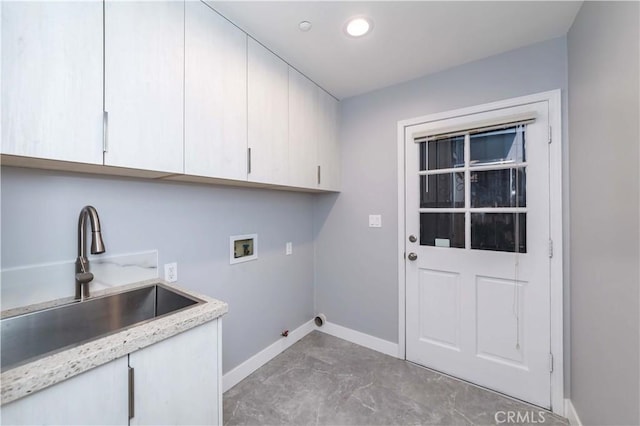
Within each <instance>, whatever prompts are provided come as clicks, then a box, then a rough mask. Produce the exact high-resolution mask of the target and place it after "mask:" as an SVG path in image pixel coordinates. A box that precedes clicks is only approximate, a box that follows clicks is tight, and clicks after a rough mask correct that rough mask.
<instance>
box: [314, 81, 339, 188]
mask: <svg viewBox="0 0 640 426" xmlns="http://www.w3.org/2000/svg"><path fill="white" fill-rule="evenodd" d="M319 97H320V101H319V105H320V106H319V109H320V111H319V114H318V119H319V121H320V123H321V124H320V126H319V131H318V165H319V166H320V171H319V174H320V183H319V184H318V188H320V189H326V190H332V191H338V190H339V189H340V167H341V164H340V144H339V140H338V101H337V100H335V99H334V98H333V97H332V96H331V95H329V94H328V93H327V92H325V91H324V90H320V95H319Z"/></svg>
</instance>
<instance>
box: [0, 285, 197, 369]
mask: <svg viewBox="0 0 640 426" xmlns="http://www.w3.org/2000/svg"><path fill="white" fill-rule="evenodd" d="M200 303H204V301H203V300H200V299H197V298H194V297H191V296H189V295H186V294H184V293H182V292H179V291H177V290H174V289H170V288H168V287H165V286H163V285H160V284H154V285H150V286H146V287H141V288H136V289H132V290H129V291H125V292H122V293H117V294H111V295H108V296H102V297H96V298H93V299H89V300H85V301H82V302H75V303H71V304H68V305H63V306H58V307H54V308H50V309H46V310H42V311H36V312H31V313H28V314H24V315H18V316H15V317H10V318H5V319H3V320H2V321H0V325H1V336H0V338H1V340H2V347H1V355H0V369H1V370H2V371H5V370H8V369H10V368H13V367H16V366H18V365H20V364H24V363H26V362H30V361H33V360H35V359H37V358H40V357H42V356H44V355H50V354H51V353H54V352H57V351H60V350H63V349H66V348H68V347H72V346H75V345H78V344H80V343H85V342H87V341H90V340H94V339H96V338H99V337H103V336H106V335H108V334H111V333H115V332H117V331H120V330H123V329H125V328H127V327H130V326H133V325H136V324H139V323H142V322H145V321H149V320H152V319H154V318H158V317H161V316H164V315H167V314H170V313H173V312H177V311H179V310H182V309H186V308H188V307H190V306H194V305H197V304H200Z"/></svg>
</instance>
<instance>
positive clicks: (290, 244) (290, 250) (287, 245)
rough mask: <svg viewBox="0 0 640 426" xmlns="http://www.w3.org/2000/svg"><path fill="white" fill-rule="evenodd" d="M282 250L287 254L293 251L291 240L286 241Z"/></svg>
mask: <svg viewBox="0 0 640 426" xmlns="http://www.w3.org/2000/svg"><path fill="white" fill-rule="evenodd" d="M284 252H285V254H286V255H287V256H289V255H290V254H292V253H293V244H292V243H291V242H288V243H287V244H286V245H285V248H284Z"/></svg>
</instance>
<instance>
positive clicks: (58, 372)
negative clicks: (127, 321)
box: [0, 278, 229, 405]
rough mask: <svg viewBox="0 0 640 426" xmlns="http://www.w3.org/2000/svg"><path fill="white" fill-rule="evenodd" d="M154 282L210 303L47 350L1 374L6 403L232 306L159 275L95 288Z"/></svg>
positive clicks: (103, 292) (12, 312)
mask: <svg viewBox="0 0 640 426" xmlns="http://www.w3.org/2000/svg"><path fill="white" fill-rule="evenodd" d="M153 284H162V285H165V286H167V287H169V288H175V289H176V290H179V291H181V292H183V293H186V294H188V295H190V296H192V297H196V298H198V299H202V300H204V301H205V302H206V303H202V304H199V305H194V306H192V307H189V308H187V309H184V310H181V311H179V312H176V313H172V314H168V315H166V316H163V317H160V318H157V319H154V320H152V321H147V322H144V323H141V324H138V325H133V326H130V327H127V328H125V329H123V330H120V331H118V332H116V333H113V334H109V335H107V336H104V337H100V338H97V339H95V340H91V341H89V342H86V343H82V344H80V345H78V346H75V347H72V348H70V349H66V350H62V351H60V352H55V353H53V354H51V355H45V356H43V357H42V358H39V359H36V360H34V361H32V362H29V363H27V364H23V365H18V366H16V367H14V368H11V369H10V370H7V371H4V372H2V374H0V382H1V383H0V388H1V396H2V398H1V402H2V404H3V405H4V404H6V403H8V402H11V401H15V400H16V399H19V398H22V397H24V396H27V395H30V394H32V393H34V392H36V391H39V390H41V389H44V388H47V387H49V386H52V385H55V384H56V383H59V382H61V381H63V380H66V379H69V378H71V377H73V376H75V375H78V374H80V373H83V372H85V371H87V370H90V369H92V368H94V367H98V366H100V365H102V364H106V363H107V362H109V361H112V360H114V359H116V358H120V357H122V356H124V355H127V354H129V353H131V352H134V351H137V350H138V349H142V348H144V347H147V346H149V345H152V344H154V343H156V342H159V341H161V340H164V339H166V338H168V337H171V336H174V335H176V334H178V333H181V332H183V331H186V330H189V329H191V328H194V327H196V326H198V325H200V324H203V323H205V322H208V321H212V320H214V319H216V318H218V317H220V316H222V315H224V314H225V313H226V312H227V311H228V310H229V307H228V305H227V304H226V303H225V302H221V301H219V300H216V299H213V298H211V297H207V296H203V295H201V294H197V293H194V292H192V291H190V290H185V289H183V288H180V287H178V286H176V285H173V284H169V283H167V282H165V281H162V280H159V279H157V278H156V279H152V280H147V281H141V282H138V283H133V284H128V285H123V286H118V287H114V288H111V289H107V290H101V291H96V292H94V294H92V298H96V297H98V296H104V295H108V294H114V293H121V292H123V291H126V290H131V289H134V288H139V287H145V286H148V285H153ZM71 301H73V298H65V299H59V300H54V301H51V302H47V303H40V304H37V305H31V306H27V307H24V308H16V309H10V310H7V311H4V312H2V314H1V317H2V318H6V317H11V316H15V315H19V314H23V313H27V312H33V311H39V310H42V309H47V308H51V307H54V306H58V305H64V304H66V303H69V302H71Z"/></svg>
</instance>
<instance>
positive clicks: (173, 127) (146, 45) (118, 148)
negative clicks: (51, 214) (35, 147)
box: [104, 0, 185, 173]
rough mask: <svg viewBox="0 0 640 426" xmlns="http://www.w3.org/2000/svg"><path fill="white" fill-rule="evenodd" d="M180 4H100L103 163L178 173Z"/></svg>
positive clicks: (180, 158) (180, 166)
mask: <svg viewBox="0 0 640 426" xmlns="http://www.w3.org/2000/svg"><path fill="white" fill-rule="evenodd" d="M184 7H185V4H184V2H178V1H153V2H127V1H110V0H108V1H106V2H105V110H106V111H107V113H108V125H107V146H106V152H105V155H104V159H105V165H109V166H121V167H128V168H134V169H144V170H155V171H162V172H170V173H182V172H183V170H184V165H183V148H184V143H183V85H184Z"/></svg>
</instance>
